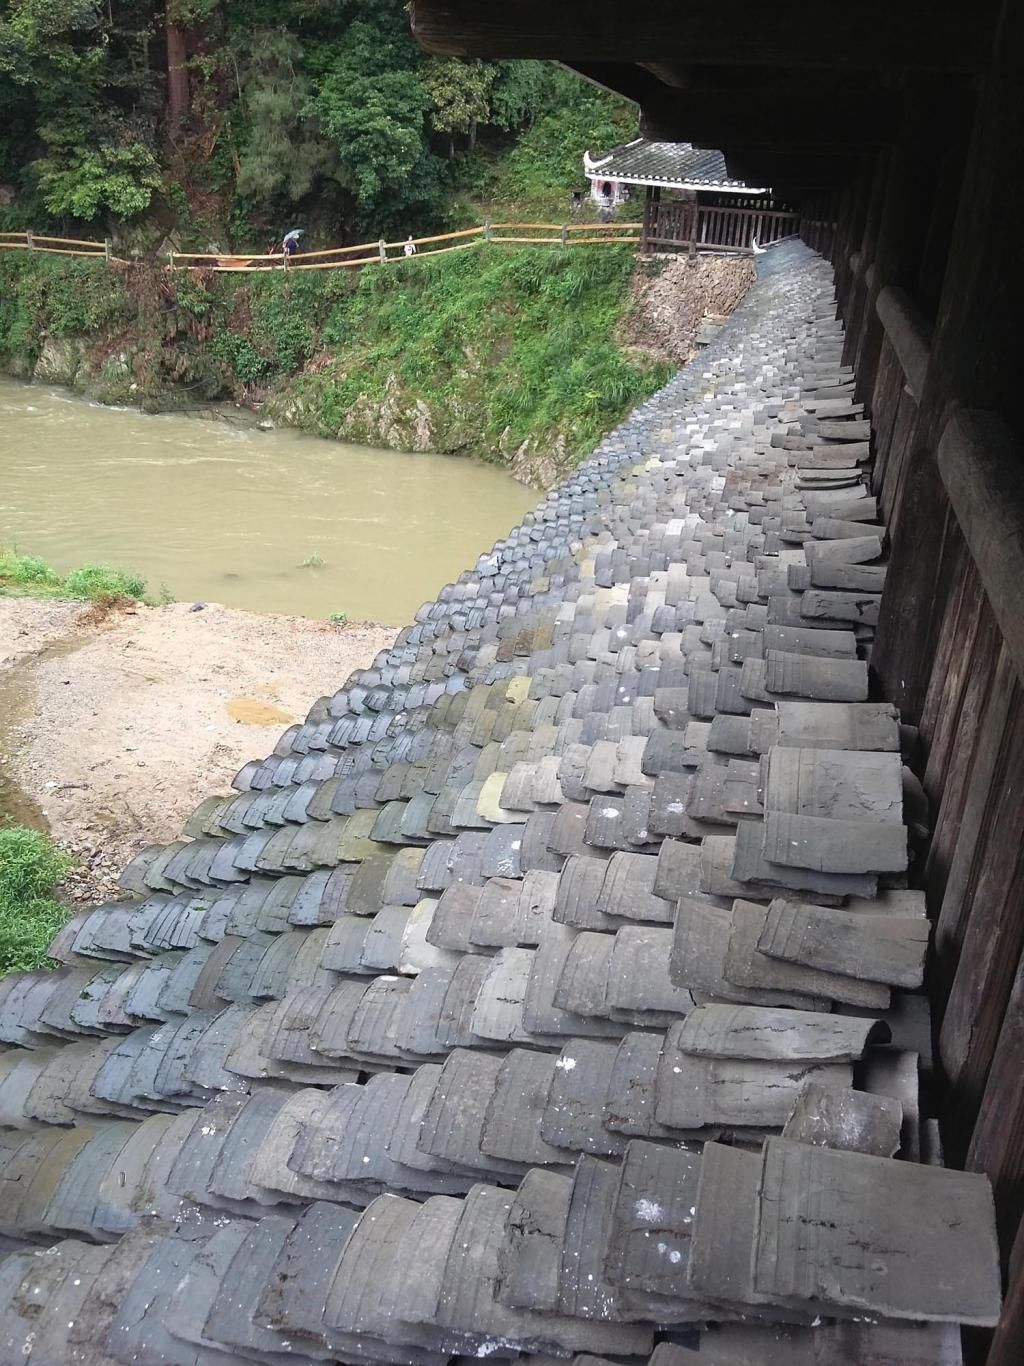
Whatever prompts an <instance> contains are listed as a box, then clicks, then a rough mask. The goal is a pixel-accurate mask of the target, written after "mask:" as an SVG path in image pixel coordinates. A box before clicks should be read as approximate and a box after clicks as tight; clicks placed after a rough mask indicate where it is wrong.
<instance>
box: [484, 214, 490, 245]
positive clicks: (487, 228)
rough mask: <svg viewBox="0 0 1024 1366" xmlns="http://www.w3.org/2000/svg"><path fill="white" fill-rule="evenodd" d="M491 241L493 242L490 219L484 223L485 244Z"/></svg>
mask: <svg viewBox="0 0 1024 1366" xmlns="http://www.w3.org/2000/svg"><path fill="white" fill-rule="evenodd" d="M490 240H491V220H490V219H489V218H488V219H487V221H486V223H484V241H485V242H489V241H490Z"/></svg>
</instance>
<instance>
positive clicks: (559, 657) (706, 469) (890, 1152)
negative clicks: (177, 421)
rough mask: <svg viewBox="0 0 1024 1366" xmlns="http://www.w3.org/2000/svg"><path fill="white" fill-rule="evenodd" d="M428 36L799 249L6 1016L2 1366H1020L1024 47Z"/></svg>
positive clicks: (637, 15)
mask: <svg viewBox="0 0 1024 1366" xmlns="http://www.w3.org/2000/svg"><path fill="white" fill-rule="evenodd" d="M412 13H413V21H414V27H415V31H416V33H417V34H418V36H419V38H420V41H421V42H422V43H423V44H424V46H425V47H427V48H428V49H429V50H431V51H433V52H438V53H442V54H450V55H455V56H469V57H473V56H480V57H517V56H522V57H539V58H551V59H554V60H558V61H562V62H565V63H568V64H570V65H572V66H574V67H575V68H576V69H578V70H579V71H581V72H582V73H583V74H585V75H586V76H588V77H589V78H590V79H592V80H599V81H601V82H602V83H604V84H605V85H608V86H609V87H611V88H613V89H617V90H621V91H622V92H623V93H625V94H628V95H630V96H631V97H632V98H634V99H636V100H637V102H638V103H639V105H640V107H641V110H642V114H643V119H644V123H645V125H646V128H647V132H648V135H649V136H651V137H654V138H657V139H665V140H676V139H678V138H681V137H685V138H688V139H691V140H693V139H701V140H703V139H704V138H707V140H708V142H709V144H710V145H712V146H717V147H721V148H722V149H723V152H724V155H725V158H726V162H727V165H728V168H729V172H730V174H732V175H735V176H738V177H740V178H742V179H743V180H745V181H747V182H748V183H751V184H769V185H772V186H773V188H775V189H776V190H777V192H778V193H779V194H780V195H785V196H786V198H787V200H788V201H789V202H791V203H792V204H793V206H794V209H795V210H796V211H797V212H798V213H799V215H800V227H801V232H802V235H803V237H804V242H800V241H796V240H793V241H790V242H788V243H782V244H780V245H778V246H776V247H774V248H773V249H772V250H771V251H770V252H769V253H768V254H766V255H765V256H763V257H759V258H758V260H759V267H760V268H759V270H758V272H757V274H758V278H757V281H756V283H755V284H754V285H753V286H752V288H751V290H750V292H749V293H748V295H747V296H746V297H745V298H744V300H743V301H742V303H741V304H740V305H739V307H738V308H737V309H736V311H735V313H734V314H733V315H732V316H731V317H730V319H728V320H727V322H726V323H725V325H724V326H723V328H722V329H721V331H720V332H719V333H718V334H717V335H716V336H715V337H714V338H713V339H712V340H711V341H710V343H709V345H708V346H707V348H706V349H705V350H704V351H702V352H701V354H700V355H699V357H698V358H697V359H696V360H695V361H694V362H691V363H690V364H689V365H687V366H685V367H684V368H683V369H682V370H681V371H680V372H679V373H678V374H677V375H676V376H675V377H674V378H672V379H671V380H670V381H669V382H668V383H667V384H666V385H665V386H664V387H663V388H662V389H661V390H660V391H659V392H658V393H657V394H655V395H653V396H652V397H651V398H650V399H649V400H648V401H647V402H646V403H644V404H641V405H640V406H639V407H638V408H636V409H635V410H634V411H633V412H632V413H631V414H630V415H629V416H628V418H627V419H626V421H625V422H623V423H622V424H621V425H620V426H619V427H618V428H616V429H615V430H614V431H611V432H609V433H607V434H606V435H605V437H604V438H603V439H602V440H601V442H600V443H599V445H598V446H597V448H596V449H595V450H594V452H592V454H591V455H590V456H589V457H588V458H587V459H586V460H585V461H584V462H583V463H582V464H581V465H580V466H579V467H578V468H575V469H574V470H573V471H572V472H571V474H570V475H569V476H568V477H567V478H566V479H565V480H564V481H563V482H562V483H561V484H560V485H559V486H558V487H556V488H554V489H552V490H551V491H550V492H549V493H548V494H547V495H546V497H545V498H544V499H543V500H542V501H541V502H540V503H539V504H538V506H537V508H536V510H535V511H533V512H531V513H528V514H527V515H526V516H525V517H524V519H523V522H522V524H521V525H520V526H519V527H516V528H514V529H513V530H512V531H511V532H510V533H509V535H508V537H506V538H504V539H503V540H501V541H499V542H498V543H497V544H496V545H495V546H494V547H493V548H492V550H491V551H489V552H488V553H486V554H482V555H481V556H480V558H479V560H478V562H477V564H476V566H475V567H474V568H473V569H472V570H469V571H467V572H465V573H464V574H462V575H460V577H459V579H458V581H457V582H456V583H453V584H449V585H447V586H445V587H444V588H443V589H441V591H440V592H439V594H438V596H437V598H436V599H435V600H433V601H432V602H427V603H424V604H423V605H422V607H421V608H420V609H419V610H418V612H417V613H416V619H415V622H414V623H412V624H410V625H409V626H407V627H406V628H404V629H403V630H402V631H401V632H400V633H399V634H398V635H397V637H396V638H395V641H394V644H393V645H392V646H391V648H390V649H388V650H385V651H381V652H380V653H379V654H378V655H377V656H376V657H375V658H374V660H373V661H372V664H371V665H370V667H368V668H366V669H362V670H358V671H356V672H355V673H354V674H353V675H352V676H351V677H350V678H349V679H348V680H346V681H345V682H344V683H343V685H342V686H341V687H340V688H339V690H338V691H337V692H336V693H334V694H333V695H332V696H330V697H322V698H319V699H317V700H316V701H314V702H313V704H312V706H311V708H310V711H309V713H308V715H307V717H306V719H305V721H303V722H302V723H301V724H296V725H293V726H291V727H290V728H289V729H288V730H287V731H285V733H284V734H283V735H282V736H281V737H280V740H279V741H278V743H277V745H276V747H275V749H274V751H273V753H272V754H269V755H267V756H265V757H264V758H262V759H254V760H253V761H251V762H249V763H247V764H246V765H245V766H244V767H243V768H242V769H241V770H240V771H239V772H238V774H237V775H236V776H235V778H234V779H233V782H232V790H231V791H230V792H227V793H222V794H220V795H214V796H211V797H210V798H208V799H207V800H206V801H204V802H203V803H202V804H201V805H200V806H199V807H198V808H197V809H196V811H195V812H194V813H193V815H192V816H191V817H190V819H189V821H188V822H187V824H186V826H185V830H184V832H183V837H182V838H181V839H178V840H174V841H172V842H170V843H168V844H163V845H154V846H151V847H149V848H147V849H144V850H141V851H140V852H139V853H138V854H137V855H136V857H135V858H134V859H132V861H131V862H130V863H129V865H128V866H127V868H126V869H125V870H124V872H123V874H122V876H121V886H122V888H123V890H124V892H125V896H124V897H123V898H119V899H117V900H116V901H112V902H110V903H107V904H105V905H101V906H97V907H90V908H86V909H83V910H82V911H81V912H80V913H79V914H76V915H75V916H74V917H73V918H72V919H70V920H69V921H68V922H67V923H66V924H64V925H63V926H62V927H61V929H60V930H59V932H58V933H57V935H56V937H55V939H54V940H53V942H52V944H51V945H50V950H49V951H50V954H51V956H52V958H53V960H55V963H56V964H57V967H56V969H55V970H52V971H51V970H48V969H40V970H37V971H31V972H23V973H11V974H8V976H7V977H5V978H4V979H3V980H2V981H0V1366H24V1363H25V1362H28V1363H29V1366H66V1364H68V1366H112V1363H118V1366H228V1364H229V1363H236V1362H255V1363H263V1364H264V1366H278V1363H280V1364H281V1366H283V1364H284V1363H286V1362H301V1363H303V1364H304V1366H313V1364H314V1363H333V1362H339V1363H345V1366H349V1364H351V1366H378V1364H379V1366H460V1364H461V1363H465V1362H468V1361H470V1360H482V1359H485V1358H488V1359H493V1360H494V1361H496V1362H503V1363H504V1362H508V1363H510V1366H512V1364H513V1363H519V1366H551V1364H552V1362H555V1361H561V1362H564V1363H566V1366H612V1363H619V1364H620V1366H962V1364H963V1363H964V1362H966V1363H968V1366H1020V1363H1021V1361H1022V1359H1024V1352H1022V1344H1024V1224H1022V1221H1021V1214H1022V1208H1024V1087H1022V1085H1021V1081H1022V1077H1021V1070H1022V1068H1021V1050H1022V1046H1024V959H1022V949H1024V913H1022V892H1024V602H1022V586H1024V474H1022V470H1021V464H1020V453H1019V441H1018V436H1019V425H1020V419H1019V407H1018V403H1017V388H1018V385H1019V380H1018V370H1019V363H1020V356H1019V346H1018V345H1017V332H1018V328H1019V318H1020V313H1021V309H1020V300H1019V294H1020V290H1019V279H1018V271H1017V263H1016V256H1017V254H1018V250H1019V246H1018V242H1019V223H1020V216H1021V214H1020V211H1021V207H1022V205H1021V195H1022V191H1021V183H1020V177H1019V175H1018V174H1017V172H1018V168H1019V167H1020V164H1021V151H1022V127H1021V116H1022V105H1024V83H1022V82H1021V80H1020V76H1021V72H1020V64H1021V52H1022V45H1021V25H1022V23H1024V14H1022V8H1021V6H1020V5H1019V4H1017V3H1012V2H1011V0H1005V3H1004V4H1002V5H999V4H991V3H989V0H980V3H979V4H977V5H975V7H974V8H973V9H972V10H971V11H970V13H969V14H968V15H966V16H965V15H964V14H963V13H962V12H961V11H959V10H954V9H953V8H952V7H949V6H946V5H944V4H942V3H934V0H929V3H927V4H926V3H924V2H923V0H908V3H896V4H892V3H886V4H883V3H881V0H866V2H865V3H864V4H862V5H859V6H857V7H856V8H855V9H851V8H850V7H844V8H840V7H837V6H831V5H829V6H827V7H825V6H822V5H821V4H817V5H814V6H812V5H810V4H805V3H803V2H802V0H798V3H794V4H792V5H785V6H776V7H765V6H764V5H754V4H752V3H747V0H740V3H738V4H736V5H734V6H733V7H732V8H731V9H729V10H728V11H725V10H724V9H723V7H722V6H721V5H720V4H719V5H715V6H712V5H710V4H708V3H707V2H706V0H684V3H675V2H674V0H673V3H669V0H647V2H646V3H645V0H637V3H634V4H632V5H630V6H628V7H627V6H625V5H619V4H613V3H610V2H609V0H587V3H586V4H584V3H583V2H582V0H563V3H562V4H561V5H560V6H557V7H556V6H552V5H550V4H549V3H545V4H540V3H539V0H519V2H518V3H516V4H514V5H512V6H506V7H503V8H499V7H495V6H492V5H490V4H486V3H483V0H413V5H412ZM837 312H838V316H837ZM894 703H895V705H894ZM962 1328H963V1336H962V1335H961V1329H962Z"/></svg>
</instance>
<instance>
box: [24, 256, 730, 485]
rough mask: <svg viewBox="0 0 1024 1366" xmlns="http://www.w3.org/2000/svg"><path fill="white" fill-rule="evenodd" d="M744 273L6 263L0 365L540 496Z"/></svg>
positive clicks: (563, 266)
mask: <svg viewBox="0 0 1024 1366" xmlns="http://www.w3.org/2000/svg"><path fill="white" fill-rule="evenodd" d="M754 276H755V272H754V267H753V264H752V262H751V261H750V260H748V259H743V258H736V257H730V258H727V257H701V258H698V259H696V260H694V261H692V262H689V261H683V260H681V259H680V260H677V261H674V262H671V263H670V262H669V261H668V259H667V258H658V259H654V260H647V259H637V258H636V257H635V256H634V255H633V253H632V250H631V248H629V247H622V248H619V247H578V248H576V249H574V250H572V251H566V250H562V249H560V248H557V247H528V246H523V247H517V248H515V249H514V250H507V251H502V250H499V249H497V248H493V249H492V248H489V247H482V248H479V249H477V250H474V251H473V252H464V253H456V254H454V255H450V256H438V257H435V258H433V259H431V260H414V261H403V262H395V263H391V264H390V265H389V266H388V267H387V269H386V270H385V269H379V268H376V267H373V266H370V267H367V268H365V269H363V270H361V271H358V272H356V271H341V270H338V271H327V272H311V273H301V272H298V271H289V272H285V271H270V272H266V273H257V274H255V275H241V276H233V275H218V274H216V273H214V272H212V271H188V270H178V271H174V272H171V271H168V270H167V269H166V268H164V267H162V266H159V265H157V264H155V263H140V264H138V265H106V264H104V263H103V262H99V261H96V262H93V261H84V260H83V261H73V260H64V259H62V258H59V257H39V256H38V255H33V254H32V253H27V252H26V253H20V254H19V253H15V252H8V253H4V254H3V256H2V257H0V294H2V296H3V297H4V308H3V309H0V368H2V369H4V370H6V372H7V373H9V374H12V375H14V376H16V377H19V378H24V379H27V378H32V379H35V380H36V381H40V382H45V383H49V384H65V385H69V386H71V387H73V388H74V389H75V390H76V391H78V392H79V393H82V394H85V395H87V396H88V397H90V398H93V399H96V400H98V401H100V402H104V403H111V404H120V405H132V406H137V407H142V408H146V409H149V410H152V411H166V410H167V409H168V408H170V407H173V406H175V405H177V406H180V407H187V406H190V405H193V404H196V403H201V404H202V403H205V404H209V403H210V402H213V401H217V400H230V401H233V402H235V403H239V404H242V405H244V406H246V407H248V408H251V409H254V410H256V411H258V412H259V413H260V414H261V415H262V416H263V417H264V418H265V419H266V420H267V421H269V422H272V423H276V424H284V425H288V426H293V427H298V428H300V429H301V430H303V431H306V432H312V433H314V434H316V435H318V436H326V437H331V438H334V439H340V440H347V441H351V442H355V443H357V444H360V445H366V446H379V447H386V448H388V449H392V450H402V451H413V452H432V453H437V454H458V455H471V456H476V457H479V458H481V459H483V460H487V461H491V462H493V463H497V464H503V465H505V466H507V467H508V468H509V469H510V470H511V472H512V473H513V474H514V475H515V477H516V478H518V479H520V480H521V481H522V482H524V483H527V484H534V485H538V484H539V485H545V486H550V485H551V484H553V483H554V482H556V481H557V480H558V478H559V477H561V476H562V475H563V474H564V473H565V472H566V471H567V470H568V469H569V468H571V467H572V466H574V465H575V464H576V463H578V461H579V460H580V458H581V457H582V456H583V455H585V454H586V453H587V452H588V451H590V450H591V449H592V448H593V446H594V445H595V444H596V442H597V441H598V440H599V439H600V438H601V437H602V436H603V435H604V434H605V433H606V432H608V431H609V430H611V429H612V428H613V427H614V426H615V425H616V424H617V423H618V422H619V421H621V420H622V418H623V417H624V416H625V414H626V413H627V412H628V411H629V410H630V409H631V408H632V407H634V406H635V405H636V404H637V403H638V402H640V401H641V400H642V399H644V398H646V397H648V396H649V395H651V394H653V393H654V392H655V391H656V390H657V389H659V388H660V387H661V385H662V384H664V382H665V381H666V380H667V378H668V377H669V375H670V374H671V373H672V370H673V369H674V368H675V367H676V366H678V365H679V364H682V363H685V361H686V360H688V359H689V358H690V356H691V355H692V354H693V353H694V351H695V349H696V345H697V336H698V333H699V330H700V327H701V324H702V322H703V321H704V319H705V318H706V317H708V316H721V315H724V314H727V313H729V312H730V311H731V310H732V308H733V307H734V306H735V305H736V303H737V302H738V301H739V299H740V298H742V296H743V294H744V293H745V292H746V290H747V288H748V287H749V285H750V284H751V283H752V281H753V279H754ZM648 337H651V338H654V344H653V345H648V344H647V342H646V339H647V338H648Z"/></svg>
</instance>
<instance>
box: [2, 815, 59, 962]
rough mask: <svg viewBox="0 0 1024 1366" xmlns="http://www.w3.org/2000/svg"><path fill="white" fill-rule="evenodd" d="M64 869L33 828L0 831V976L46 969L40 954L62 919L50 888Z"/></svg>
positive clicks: (57, 852) (47, 844) (53, 851)
mask: <svg viewBox="0 0 1024 1366" xmlns="http://www.w3.org/2000/svg"><path fill="white" fill-rule="evenodd" d="M70 867H71V861H70V860H69V859H68V858H66V857H65V856H64V855H63V854H62V853H61V852H60V851H59V850H58V849H57V848H56V847H55V846H54V845H53V844H52V843H51V841H50V840H49V839H47V837H46V836H45V835H43V834H40V832H39V831H38V830H25V829H24V828H22V827H20V826H12V827H9V828H6V829H5V828H0V977H4V976H6V974H7V973H9V972H29V971H31V970H32V969H33V968H39V967H46V966H52V965H51V964H50V963H49V960H48V958H47V955H46V950H47V949H48V948H49V945H50V943H51V941H52V939H53V937H54V935H55V934H56V933H57V931H58V930H59V929H60V927H61V925H63V924H64V921H65V920H66V919H67V916H68V912H67V909H66V907H64V906H62V905H61V904H60V902H59V901H57V900H56V899H55V898H54V895H53V890H54V887H55V886H56V885H57V884H58V883H59V882H60V881H61V879H62V878H63V877H64V875H65V874H66V873H67V872H68V870H69V868H70Z"/></svg>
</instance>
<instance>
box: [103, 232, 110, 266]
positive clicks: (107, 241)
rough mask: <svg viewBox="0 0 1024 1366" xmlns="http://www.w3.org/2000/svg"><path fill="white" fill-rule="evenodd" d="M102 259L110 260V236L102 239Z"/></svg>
mask: <svg viewBox="0 0 1024 1366" xmlns="http://www.w3.org/2000/svg"><path fill="white" fill-rule="evenodd" d="M103 259H104V260H105V261H109V260H110V238H109V237H104V239H103Z"/></svg>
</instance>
